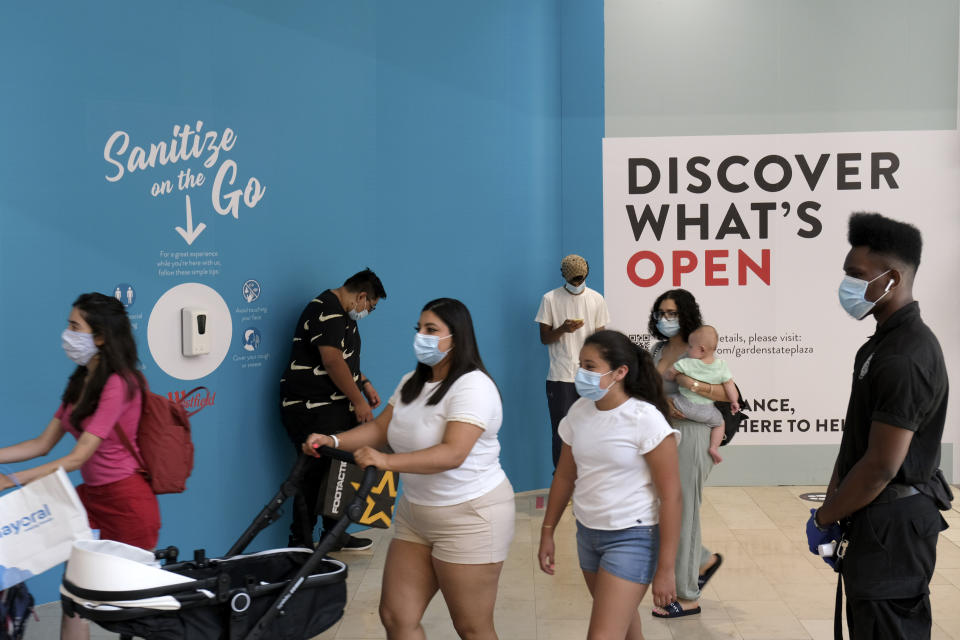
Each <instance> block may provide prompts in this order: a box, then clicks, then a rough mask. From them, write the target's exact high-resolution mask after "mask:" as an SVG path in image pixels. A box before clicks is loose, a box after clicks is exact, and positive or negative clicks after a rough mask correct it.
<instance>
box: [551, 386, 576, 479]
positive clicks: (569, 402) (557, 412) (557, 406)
mask: <svg viewBox="0 0 960 640" xmlns="http://www.w3.org/2000/svg"><path fill="white" fill-rule="evenodd" d="M579 399H580V396H579V394H577V387H576V385H574V384H573V383H572V382H557V381H556V380H547V408H548V409H549V410H550V427H551V428H552V430H553V440H552V443H553V444H552V446H553V449H552V453H553V468H554V470H556V468H557V461H558V460H560V447H561V445H562V444H563V442H562V441H561V440H560V436H559V434H557V428H559V426H560V421H561V420H563V418H564V416H566V415H567V411H569V410H570V407H571V406H573V403H574V402H576V401H577V400H579Z"/></svg>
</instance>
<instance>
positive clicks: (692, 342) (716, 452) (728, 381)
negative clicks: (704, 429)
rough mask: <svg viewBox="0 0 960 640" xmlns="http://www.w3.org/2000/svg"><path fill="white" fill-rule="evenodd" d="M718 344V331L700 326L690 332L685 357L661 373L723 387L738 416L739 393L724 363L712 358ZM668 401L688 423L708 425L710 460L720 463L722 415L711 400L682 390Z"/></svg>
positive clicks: (722, 434) (722, 428) (732, 411)
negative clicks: (690, 421) (709, 427)
mask: <svg viewBox="0 0 960 640" xmlns="http://www.w3.org/2000/svg"><path fill="white" fill-rule="evenodd" d="M717 341H718V338H717V330H716V329H714V328H713V327H711V326H710V325H703V326H702V327H700V328H699V329H697V330H696V331H694V332H693V333H691V334H690V337H689V338H688V339H687V345H688V347H687V357H686V358H681V359H680V360H677V361H676V362H675V363H674V365H673V368H672V369H667V371H665V372H664V377H665V378H666V379H667V380H676V378H677V375H678V374H681V373H682V374H685V375H687V376H690V377H691V378H693V379H694V380H697V381H699V382H700V383H701V384H702V383H706V384H707V385H714V384H719V385H723V390H724V391H725V392H726V394H727V399H728V400H729V402H730V413H737V412H738V411H740V403H739V402H738V399H739V394H737V387H736V385H735V384H734V383H733V376H732V375H731V373H730V369H729V368H728V367H727V363H726V362H724V361H723V360H721V359H720V358H717V357H716V356H715V354H716V352H717ZM670 400H671V402H673V406H674V407H675V408H676V409H677V411H679V412H680V413H682V414H683V415H685V416H686V417H687V418H688V419H689V420H693V421H694V422H702V423H704V424H709V425H711V429H710V449H709V453H710V457H711V458H713V462H714V463H715V464H719V463H721V462H723V458H721V457H720V443H721V442H723V437H724V426H723V416H721V415H720V410H719V409H717V408H716V406H714V404H713V400H710V399H709V398H704V397H703V396H701V395H699V394H697V393H695V392H693V391H691V390H690V389H684V388H682V387H681V388H680V393H678V394H675V395H671V396H670Z"/></svg>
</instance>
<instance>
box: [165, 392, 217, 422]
mask: <svg viewBox="0 0 960 640" xmlns="http://www.w3.org/2000/svg"><path fill="white" fill-rule="evenodd" d="M204 391H205V392H206V395H203V392H204ZM167 397H168V398H170V401H171V402H176V403H177V404H180V405H182V406H183V408H184V409H186V410H187V412H188V414H189V415H191V416H192V415H193V414H195V413H197V412H198V411H200V410H201V409H204V408H205V407H212V406H213V403H214V402H215V401H216V399H217V392H216V391H213V392H211V391H210V390H209V389H207V388H206V387H198V388H196V389H193V390H192V391H170V392H169V393H167Z"/></svg>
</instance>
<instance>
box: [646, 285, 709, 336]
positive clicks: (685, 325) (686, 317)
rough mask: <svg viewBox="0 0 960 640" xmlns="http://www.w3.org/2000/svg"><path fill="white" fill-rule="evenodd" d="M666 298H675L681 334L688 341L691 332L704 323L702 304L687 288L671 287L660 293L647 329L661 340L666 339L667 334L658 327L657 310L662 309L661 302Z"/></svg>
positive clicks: (651, 312)
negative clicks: (699, 303)
mask: <svg viewBox="0 0 960 640" xmlns="http://www.w3.org/2000/svg"><path fill="white" fill-rule="evenodd" d="M664 300H673V301H674V302H675V303H676V304H677V319H678V320H679V321H680V335H681V336H683V341H684V342H686V341H687V340H688V339H689V338H690V334H691V333H693V332H694V331H696V330H697V329H699V328H700V325H702V324H703V317H702V316H701V315H700V305H698V304H697V299H696V298H694V297H693V294H692V293H690V292H689V291H687V290H686V289H670V290H668V291H664V292H663V293H661V294H660V297H658V298H657V299H656V301H655V302H654V303H653V309H651V310H650V319H649V320H648V321H647V329H648V330H649V331H650V333H651V335H654V336H656V337H657V338H659V339H661V340H666V339H667V336H665V335H663V334H662V333H660V330H659V329H657V320H659V316H658V315H657V312H658V311H659V310H660V303H661V302H663V301H664Z"/></svg>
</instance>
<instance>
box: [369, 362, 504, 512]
mask: <svg viewBox="0 0 960 640" xmlns="http://www.w3.org/2000/svg"><path fill="white" fill-rule="evenodd" d="M411 376H413V372H412V371H411V372H410V373H408V374H406V375H405V376H403V379H402V380H401V381H400V384H399V385H397V389H396V391H394V393H393V396H391V397H390V405H391V406H392V407H393V418H392V419H391V420H390V426H389V427H388V428H387V442H389V444H390V448H391V449H393V450H394V451H395V452H397V453H407V452H411V451H418V450H420V449H427V448H429V447H432V446H435V445H438V444H440V443H441V442H442V441H443V436H444V433H445V432H446V428H447V423H448V422H463V423H466V424H472V425H475V426H477V427H480V428H481V429H483V433H481V434H480V437H479V438H478V439H477V441H476V443H475V444H474V445H473V448H471V449H470V452H469V453H468V454H467V457H466V459H465V460H464V461H463V462H462V463H461V464H460V466H459V467H456V468H454V469H448V470H446V471H441V472H440V473H430V474H420V473H409V472H408V473H403V474H402V479H403V491H404V494H405V495H406V497H407V499H408V500H409V501H410V502H412V503H414V504H419V505H427V506H433V507H444V506H447V505H452V504H457V503H460V502H465V501H467V500H472V499H473V498H478V497H480V496H482V495H484V494H486V493H489V492H490V491H493V490H494V489H496V488H497V487H498V486H499V485H500V484H502V483H503V481H504V480H506V479H507V476H506V474H505V473H504V472H503V469H502V468H501V467H500V441H499V440H498V439H497V433H498V432H499V431H500V425H501V424H502V422H503V408H502V404H501V401H500V393H499V392H498V391H497V386H496V385H495V384H494V383H493V380H491V379H490V377H489V376H488V375H487V374H485V373H484V372H482V371H471V372H469V373H465V374H463V375H462V376H460V377H459V378H457V380H456V381H455V382H454V383H453V385H451V387H450V388H449V389H448V390H447V392H446V394H444V396H443V398H442V399H441V400H440V402H438V403H437V404H434V405H429V404H427V401H428V400H429V398H430V396H432V395H433V393H434V392H435V391H436V390H437V387H439V386H440V382H439V381H437V382H426V383H425V384H424V385H423V389H422V390H421V391H420V394H419V395H418V396H417V397H416V398H415V399H414V400H413V401H412V402H409V403H403V402H401V401H400V390H401V389H402V388H403V385H404V384H406V382H407V380H409V379H410V377H411Z"/></svg>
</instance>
